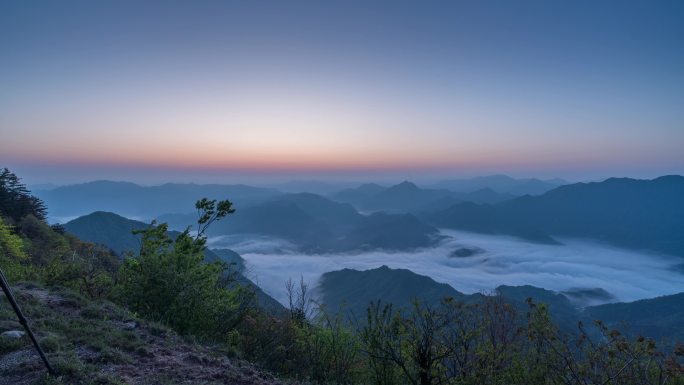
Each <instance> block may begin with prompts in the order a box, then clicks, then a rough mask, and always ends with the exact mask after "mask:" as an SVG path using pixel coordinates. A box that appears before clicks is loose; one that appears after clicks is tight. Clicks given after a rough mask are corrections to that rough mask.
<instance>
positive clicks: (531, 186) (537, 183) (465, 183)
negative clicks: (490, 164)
mask: <svg viewBox="0 0 684 385" xmlns="http://www.w3.org/2000/svg"><path fill="white" fill-rule="evenodd" d="M567 183H568V182H566V181H564V180H562V179H549V180H540V179H536V178H529V179H514V178H511V177H510V176H507V175H489V176H479V177H475V178H468V179H450V180H443V181H440V182H437V183H435V184H433V185H431V186H430V187H431V188H435V189H447V190H452V191H459V192H472V191H477V190H481V189H484V188H490V189H492V190H494V191H496V192H498V193H507V194H512V195H519V196H521V195H541V194H543V193H545V192H547V191H550V190H553V189H554V188H556V187H558V186H561V185H564V184H567Z"/></svg>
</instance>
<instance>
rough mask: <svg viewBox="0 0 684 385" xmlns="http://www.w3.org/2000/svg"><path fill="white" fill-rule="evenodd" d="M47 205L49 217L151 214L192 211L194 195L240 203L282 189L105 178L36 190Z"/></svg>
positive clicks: (267, 196)
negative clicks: (151, 183)
mask: <svg viewBox="0 0 684 385" xmlns="http://www.w3.org/2000/svg"><path fill="white" fill-rule="evenodd" d="M35 194H36V196H38V197H39V198H40V199H42V200H43V201H44V202H45V204H46V205H47V206H48V207H50V211H49V215H50V216H51V217H65V216H79V215H85V214H88V213H91V212H93V211H110V212H116V213H120V214H123V215H126V216H132V217H140V218H148V219H151V218H155V217H157V216H159V215H162V214H166V213H177V212H192V211H193V209H194V204H195V202H196V201H197V200H198V199H201V198H205V197H206V198H210V199H230V200H231V201H233V202H234V203H237V204H239V205H240V206H241V207H247V206H250V205H253V204H257V203H261V202H264V201H266V200H268V199H270V198H273V197H275V196H277V195H281V194H282V193H281V192H279V191H277V190H273V189H267V188H260V187H252V186H247V185H218V184H207V185H198V184H192V183H190V184H177V183H167V184H163V185H159V186H140V185H137V184H135V183H130V182H113V181H107V180H101V181H94V182H88V183H83V184H76V185H70V186H61V187H56V188H54V189H51V190H43V191H36V192H35Z"/></svg>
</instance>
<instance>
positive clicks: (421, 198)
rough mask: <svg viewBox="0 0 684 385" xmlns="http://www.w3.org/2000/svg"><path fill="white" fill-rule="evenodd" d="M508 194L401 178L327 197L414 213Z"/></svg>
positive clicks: (503, 197)
mask: <svg viewBox="0 0 684 385" xmlns="http://www.w3.org/2000/svg"><path fill="white" fill-rule="evenodd" d="M514 197H515V196H514V195H511V194H501V193H497V192H495V191H494V190H492V189H490V188H482V189H478V190H476V191H470V192H455V191H450V190H447V189H429V188H422V187H419V186H418V185H416V184H415V183H412V182H409V181H404V182H401V183H399V184H396V185H394V186H390V187H382V186H380V185H377V184H364V185H361V186H359V187H357V188H352V189H344V190H341V191H338V192H337V193H335V194H332V195H331V196H330V198H331V199H333V200H336V201H339V202H344V203H349V204H351V205H353V206H354V207H356V208H358V209H360V210H362V211H385V212H390V213H415V212H421V211H425V210H427V209H430V208H433V209H434V208H446V207H449V206H450V205H453V204H456V203H460V202H476V203H498V202H502V201H505V200H508V199H512V198H514Z"/></svg>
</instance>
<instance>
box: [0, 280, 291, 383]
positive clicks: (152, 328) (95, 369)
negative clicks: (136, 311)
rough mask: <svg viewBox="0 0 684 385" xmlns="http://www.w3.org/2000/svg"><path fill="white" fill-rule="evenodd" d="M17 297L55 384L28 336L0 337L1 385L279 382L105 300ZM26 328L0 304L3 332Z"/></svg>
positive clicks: (33, 293) (30, 291) (35, 294)
mask: <svg viewBox="0 0 684 385" xmlns="http://www.w3.org/2000/svg"><path fill="white" fill-rule="evenodd" d="M15 295H16V297H17V300H18V301H19V302H20V306H21V307H22V308H23V311H24V313H25V314H26V316H27V318H29V322H30V324H31V326H32V328H33V329H34V333H36V334H37V336H38V338H39V340H40V341H41V345H42V346H43V348H44V349H45V350H46V352H48V356H49V359H50V361H51V362H52V364H53V366H55V368H56V369H57V370H58V371H59V374H60V376H59V377H58V378H48V377H47V376H46V374H45V373H46V372H45V369H44V368H43V366H42V364H41V362H40V361H39V358H38V356H37V354H36V353H35V352H34V350H33V348H32V345H31V344H30V341H29V339H28V337H26V336H24V337H23V338H21V339H19V340H10V339H7V338H4V337H0V384H12V385H24V384H244V385H258V384H263V385H266V384H280V383H281V382H280V381H279V380H277V379H275V378H274V377H273V376H272V375H270V374H268V373H265V372H262V371H260V370H258V369H256V368H254V367H253V366H252V365H251V364H249V363H247V362H244V361H240V360H237V359H230V358H228V354H226V353H225V352H221V351H220V349H218V348H217V347H211V346H204V345H201V344H198V343H196V342H192V341H189V340H186V339H183V338H182V337H180V336H178V335H176V334H175V333H174V332H172V331H171V330H169V329H167V328H165V327H163V326H160V325H158V324H154V323H149V322H145V321H143V320H140V319H137V318H136V317H135V316H134V315H133V314H131V313H129V312H128V311H126V310H124V309H122V308H120V307H118V306H116V305H114V304H112V303H111V302H107V301H89V300H86V299H84V298H82V297H80V296H79V295H77V294H74V293H73V292H70V291H67V290H62V289H45V288H42V287H36V286H31V285H20V286H18V287H16V288H15ZM5 330H23V329H22V328H21V326H20V325H19V323H18V322H17V321H16V316H15V315H14V312H13V311H12V310H11V308H10V307H9V304H8V303H7V301H4V298H3V300H2V301H0V332H2V331H5Z"/></svg>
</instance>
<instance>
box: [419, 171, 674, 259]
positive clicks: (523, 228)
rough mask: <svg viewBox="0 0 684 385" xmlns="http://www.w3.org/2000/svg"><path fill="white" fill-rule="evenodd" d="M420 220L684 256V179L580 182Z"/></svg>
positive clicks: (458, 207)
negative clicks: (605, 243) (608, 244)
mask: <svg viewBox="0 0 684 385" xmlns="http://www.w3.org/2000/svg"><path fill="white" fill-rule="evenodd" d="M421 218H422V219H424V220H426V221H427V222H428V223H430V224H432V225H434V226H437V227H446V228H454V229H462V230H468V231H475V232H483V233H498V234H509V235H515V236H520V237H523V238H527V239H532V240H541V241H546V242H553V236H559V237H573V238H589V239H595V240H598V241H602V242H607V243H611V244H614V245H616V246H620V247H626V248H632V249H641V250H651V251H655V252H660V253H666V254H672V255H677V256H684V177H682V176H679V175H670V176H662V177H659V178H655V179H652V180H637V179H630V178H610V179H607V180H605V181H603V182H592V183H575V184H570V185H564V186H561V187H558V188H556V189H554V190H551V191H549V192H547V193H545V194H543V195H540V196H534V197H533V196H524V197H520V198H516V199H512V200H509V201H505V202H501V203H498V204H493V205H477V204H473V203H461V204H456V205H453V206H451V207H450V208H448V209H446V210H437V211H433V212H430V213H425V214H423V215H421Z"/></svg>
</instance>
